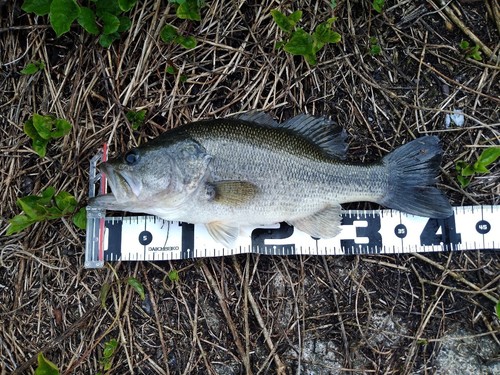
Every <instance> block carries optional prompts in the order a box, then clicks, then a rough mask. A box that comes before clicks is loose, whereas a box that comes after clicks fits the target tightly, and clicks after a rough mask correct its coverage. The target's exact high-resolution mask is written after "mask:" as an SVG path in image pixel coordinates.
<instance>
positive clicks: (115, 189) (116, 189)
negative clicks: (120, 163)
mask: <svg viewBox="0 0 500 375" xmlns="http://www.w3.org/2000/svg"><path fill="white" fill-rule="evenodd" d="M99 170H100V171H101V172H102V173H103V174H105V175H106V177H107V178H108V183H109V186H110V187H111V195H113V196H114V197H115V199H116V200H117V201H123V200H133V199H137V198H139V195H140V194H141V191H142V183H141V182H140V181H139V180H137V179H136V178H134V177H133V176H132V174H131V173H130V172H129V171H126V170H121V171H117V170H116V169H115V168H113V166H112V165H111V164H108V163H104V164H102V165H101V166H100V167H99Z"/></svg>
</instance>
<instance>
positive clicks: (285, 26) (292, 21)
mask: <svg viewBox="0 0 500 375" xmlns="http://www.w3.org/2000/svg"><path fill="white" fill-rule="evenodd" d="M271 16H272V17H273V20H274V22H276V24H277V25H278V27H279V28H280V29H281V30H283V31H285V32H287V33H291V32H292V30H293V28H294V27H295V25H296V24H297V22H299V20H300V19H301V18H302V11H301V10H296V11H295V12H293V13H292V14H290V15H289V16H286V15H284V14H283V13H281V12H280V11H279V10H278V9H273V10H271Z"/></svg>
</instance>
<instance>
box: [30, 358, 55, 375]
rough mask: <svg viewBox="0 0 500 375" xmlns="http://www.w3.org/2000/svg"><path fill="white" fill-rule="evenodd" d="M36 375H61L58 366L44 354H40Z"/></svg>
mask: <svg viewBox="0 0 500 375" xmlns="http://www.w3.org/2000/svg"><path fill="white" fill-rule="evenodd" d="M35 375H59V369H58V368H57V366H56V365H55V364H54V363H52V362H51V361H49V360H48V359H47V358H45V357H44V356H43V354H42V353H39V354H38V367H37V368H36V370H35Z"/></svg>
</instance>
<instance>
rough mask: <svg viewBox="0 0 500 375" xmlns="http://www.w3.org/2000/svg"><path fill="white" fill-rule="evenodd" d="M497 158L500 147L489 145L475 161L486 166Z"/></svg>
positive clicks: (499, 156)
mask: <svg viewBox="0 0 500 375" xmlns="http://www.w3.org/2000/svg"><path fill="white" fill-rule="evenodd" d="M498 158H500V147H489V148H487V149H486V150H484V151H483V152H482V153H481V155H480V156H479V159H478V160H477V162H478V163H479V164H481V165H483V166H485V167H486V166H488V165H490V164H492V163H494V162H495V161H497V159H498Z"/></svg>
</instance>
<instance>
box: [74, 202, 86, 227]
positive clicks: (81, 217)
mask: <svg viewBox="0 0 500 375" xmlns="http://www.w3.org/2000/svg"><path fill="white" fill-rule="evenodd" d="M73 224H75V226H76V227H77V228H79V229H87V210H86V209H85V207H82V208H80V209H79V210H78V212H77V213H76V214H75V215H73Z"/></svg>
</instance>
